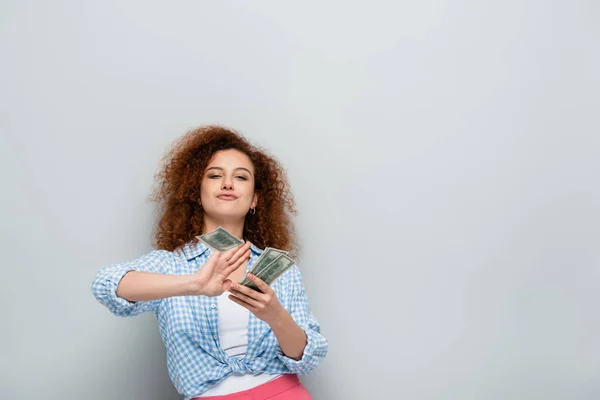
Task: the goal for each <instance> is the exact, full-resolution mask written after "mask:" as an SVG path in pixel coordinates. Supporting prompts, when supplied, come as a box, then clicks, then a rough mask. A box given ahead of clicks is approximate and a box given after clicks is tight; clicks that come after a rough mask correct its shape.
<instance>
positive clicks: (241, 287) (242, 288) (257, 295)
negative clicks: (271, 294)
mask: <svg viewBox="0 0 600 400" xmlns="http://www.w3.org/2000/svg"><path fill="white" fill-rule="evenodd" d="M231 289H233V290H236V291H238V292H240V293H243V294H245V295H246V296H248V297H251V298H253V299H255V300H258V301H261V302H262V301H263V300H264V299H265V295H264V294H263V293H261V292H259V291H256V290H254V289H251V288H249V287H248V286H245V285H240V284H239V283H234V284H233V285H232V286H231Z"/></svg>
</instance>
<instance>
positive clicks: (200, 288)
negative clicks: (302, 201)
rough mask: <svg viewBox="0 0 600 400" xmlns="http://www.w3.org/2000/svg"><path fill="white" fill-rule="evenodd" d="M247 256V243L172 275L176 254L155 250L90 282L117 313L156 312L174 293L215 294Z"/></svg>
mask: <svg viewBox="0 0 600 400" xmlns="http://www.w3.org/2000/svg"><path fill="white" fill-rule="evenodd" d="M249 257H250V242H248V243H246V244H243V245H240V246H238V247H234V248H233V249H230V250H228V251H226V252H223V253H215V254H213V255H212V256H211V257H210V258H209V259H208V261H207V262H206V263H204V265H203V266H202V267H201V268H200V269H199V270H198V271H197V272H196V273H195V274H188V275H174V273H175V268H176V256H175V255H174V254H173V253H172V252H170V251H166V250H155V251H153V252H151V253H148V254H146V255H145V256H142V257H140V258H138V259H137V260H135V261H132V262H130V263H125V264H114V265H110V266H108V267H105V268H102V269H101V270H100V271H99V272H98V274H97V275H96V279H94V282H93V283H92V292H93V293H94V296H95V297H96V299H97V300H98V301H99V302H100V303H102V304H103V305H105V306H106V307H107V308H108V309H109V310H110V311H111V312H112V313H113V314H115V315H117V316H123V317H129V316H134V315H137V314H140V313H142V312H145V311H156V310H157V309H158V306H159V305H160V302H161V301H162V299H164V298H167V297H173V296H218V295H220V294H221V293H223V291H224V290H225V289H226V288H227V286H228V285H229V284H230V283H231V281H230V280H228V279H226V278H227V277H228V276H229V274H230V273H231V272H232V271H234V270H236V269H237V268H238V267H239V266H240V265H242V263H244V262H245V261H246V260H247V259H248V258H249Z"/></svg>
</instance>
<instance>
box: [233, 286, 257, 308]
mask: <svg viewBox="0 0 600 400" xmlns="http://www.w3.org/2000/svg"><path fill="white" fill-rule="evenodd" d="M238 286H239V285H238ZM229 293H231V294H232V295H234V296H235V297H237V298H238V299H240V300H242V301H244V302H246V303H247V304H249V305H251V306H252V307H254V308H258V307H260V305H261V302H260V301H258V300H257V299H255V298H252V297H250V296H248V295H246V294H244V293H242V292H241V291H239V290H236V289H232V288H229Z"/></svg>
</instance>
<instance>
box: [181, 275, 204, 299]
mask: <svg viewBox="0 0 600 400" xmlns="http://www.w3.org/2000/svg"><path fill="white" fill-rule="evenodd" d="M184 276H185V281H184V292H185V294H184V296H202V295H204V292H203V291H202V289H203V285H201V284H200V282H198V279H197V276H196V275H195V274H191V275H184Z"/></svg>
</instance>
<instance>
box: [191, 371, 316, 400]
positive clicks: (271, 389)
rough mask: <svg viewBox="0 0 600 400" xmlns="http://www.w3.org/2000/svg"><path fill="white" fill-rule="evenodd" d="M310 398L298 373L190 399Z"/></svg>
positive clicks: (278, 399) (287, 399) (261, 399)
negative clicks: (254, 385) (235, 390)
mask: <svg viewBox="0 0 600 400" xmlns="http://www.w3.org/2000/svg"><path fill="white" fill-rule="evenodd" d="M226 399H227V400H228V399H231V400H234V399H235V400H267V399H269V400H312V397H310V394H308V392H307V391H306V389H305V388H304V386H302V384H301V383H300V379H298V375H291V374H287V375H283V376H280V377H279V378H277V379H274V380H272V381H270V382H267V383H263V384H262V385H260V386H257V387H255V388H252V389H248V390H244V391H242V392H236V393H232V394H226V395H224V396H209V397H194V398H192V399H191V400H226Z"/></svg>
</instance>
